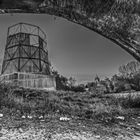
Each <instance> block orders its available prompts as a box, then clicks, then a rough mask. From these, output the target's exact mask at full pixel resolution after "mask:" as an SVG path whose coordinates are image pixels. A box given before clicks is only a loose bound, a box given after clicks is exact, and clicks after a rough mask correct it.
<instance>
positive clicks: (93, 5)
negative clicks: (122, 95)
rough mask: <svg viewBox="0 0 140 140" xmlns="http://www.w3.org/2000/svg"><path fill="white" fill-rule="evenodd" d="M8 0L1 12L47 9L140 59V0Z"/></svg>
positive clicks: (42, 11) (40, 11)
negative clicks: (95, 33) (97, 34)
mask: <svg viewBox="0 0 140 140" xmlns="http://www.w3.org/2000/svg"><path fill="white" fill-rule="evenodd" d="M9 1H12V2H11V4H10V5H9V4H8V3H5V2H4V0H3V2H2V4H1V6H0V7H1V8H2V9H3V11H2V13H5V12H8V13H11V12H18V13H20V12H30V13H39V14H42V13H46V14H50V15H55V16H59V17H62V18H65V19H67V20H69V21H71V22H74V23H76V24H79V25H82V26H84V27H86V28H88V29H90V30H92V31H94V32H97V33H99V34H100V35H102V36H104V37H105V38H108V39H109V40H111V41H112V42H114V43H116V44H117V45H118V46H120V47H121V48H122V49H124V50H125V51H127V52H128V53H129V54H131V55H132V56H133V57H134V58H135V59H137V60H138V61H140V10H139V9H140V1H139V0H127V1H126V0H21V1H20V2H19V1H18V0H9ZM6 9H7V10H6Z"/></svg>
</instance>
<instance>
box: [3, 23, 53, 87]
mask: <svg viewBox="0 0 140 140" xmlns="http://www.w3.org/2000/svg"><path fill="white" fill-rule="evenodd" d="M0 79H1V81H3V82H13V81H16V84H18V85H19V86H23V87H27V88H46V89H47V88H55V78H54V77H53V75H51V70H50V63H49V59H48V50H47V42H46V35H45V33H44V32H43V31H42V29H41V28H40V27H38V26H35V25H31V24H27V23H18V24H15V25H13V26H10V27H9V28H8V33H7V41H6V47H5V53H4V59H3V64H2V71H1V77H0Z"/></svg>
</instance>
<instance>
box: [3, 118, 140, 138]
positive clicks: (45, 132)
mask: <svg viewBox="0 0 140 140" xmlns="http://www.w3.org/2000/svg"><path fill="white" fill-rule="evenodd" d="M124 118H125V119H126V120H124V119H123V117H118V118H117V119H116V120H115V121H114V123H112V124H111V123H110V122H106V123H105V122H100V121H98V122H97V121H94V120H88V121H85V120H79V119H76V118H75V119H74V118H70V120H69V121H60V116H51V115H50V116H48V117H47V118H42V119H36V118H32V119H29V118H25V119H22V118H21V117H20V118H13V117H10V116H6V115H4V116H3V117H1V119H0V140H140V115H139V116H138V115H136V116H133V117H131V120H128V119H127V118H126V117H124Z"/></svg>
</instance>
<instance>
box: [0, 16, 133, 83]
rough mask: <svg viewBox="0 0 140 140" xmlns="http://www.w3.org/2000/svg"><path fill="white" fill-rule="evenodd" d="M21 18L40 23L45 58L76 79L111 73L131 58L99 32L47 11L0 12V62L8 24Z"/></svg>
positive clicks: (105, 75) (32, 22)
mask: <svg viewBox="0 0 140 140" xmlns="http://www.w3.org/2000/svg"><path fill="white" fill-rule="evenodd" d="M19 22H25V23H30V24H34V25H37V26H40V28H41V29H42V30H43V31H44V32H45V33H46V34H47V43H48V51H49V60H50V62H51V64H52V66H53V67H54V69H55V70H57V71H58V72H59V73H60V74H62V75H64V76H66V77H70V76H72V77H75V79H76V80H77V82H78V83H84V82H86V81H93V80H94V77H95V76H96V74H97V75H99V76H100V77H101V78H104V77H111V76H112V75H114V74H115V73H118V68H119V66H120V65H122V64H126V63H128V62H130V61H132V60H134V58H133V57H132V56H131V55H130V54H128V53H127V52H126V51H124V50H123V49H122V48H120V47H119V46H118V45H116V44H114V43H113V42H111V41H110V40H108V39H106V38H104V37H102V36H101V35H99V34H97V33H95V32H93V31H91V30H89V29H87V28H85V27H83V26H80V25H77V24H75V23H72V22H69V21H67V20H66V19H63V18H59V17H55V16H50V15H47V14H42V15H39V14H6V15H5V14H4V15H0V60H1V61H0V62H1V63H2V59H3V54H4V48H5V44H6V35H7V29H8V27H9V26H11V25H13V24H16V23H19Z"/></svg>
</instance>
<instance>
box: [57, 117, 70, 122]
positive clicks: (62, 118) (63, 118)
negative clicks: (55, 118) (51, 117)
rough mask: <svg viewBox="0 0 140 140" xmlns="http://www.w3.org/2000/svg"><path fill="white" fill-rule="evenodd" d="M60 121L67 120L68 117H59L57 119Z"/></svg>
mask: <svg viewBox="0 0 140 140" xmlns="http://www.w3.org/2000/svg"><path fill="white" fill-rule="evenodd" d="M59 120H60V121H69V120H70V118H67V117H60V119H59Z"/></svg>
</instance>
